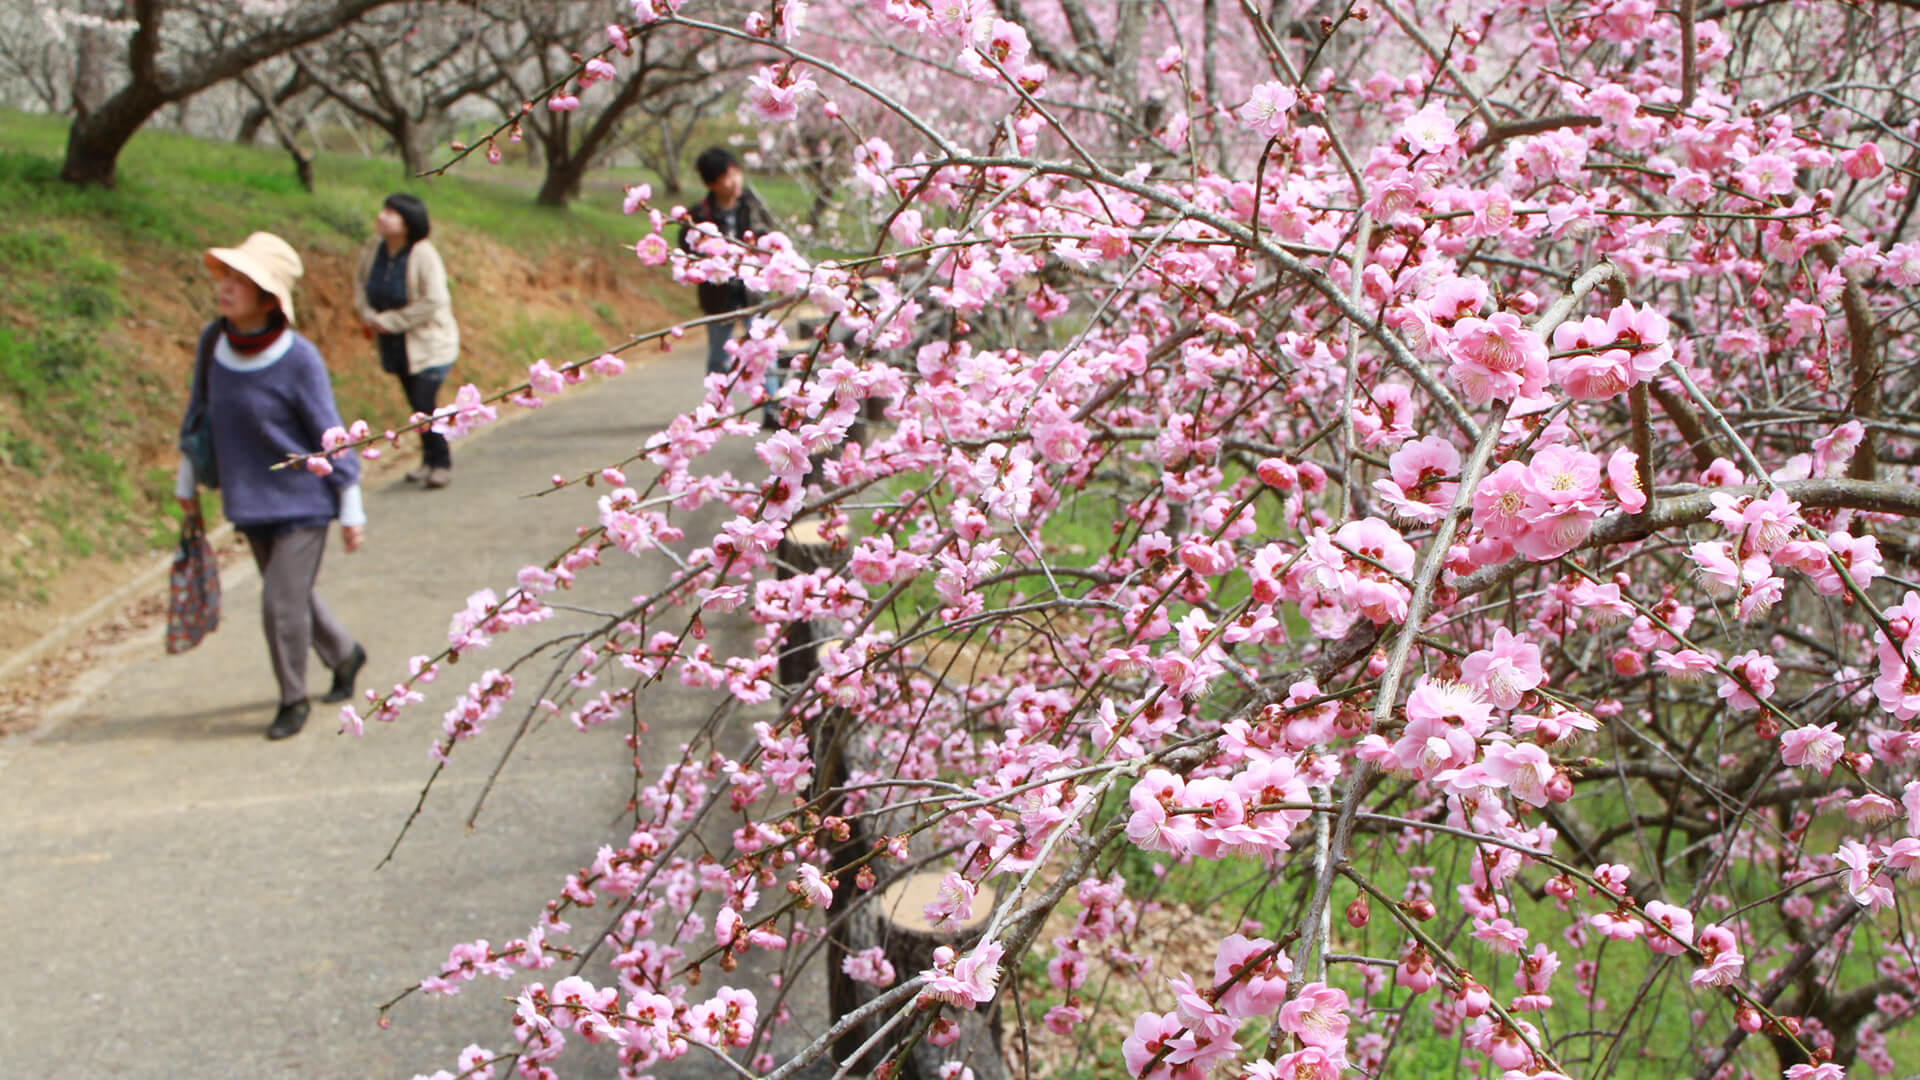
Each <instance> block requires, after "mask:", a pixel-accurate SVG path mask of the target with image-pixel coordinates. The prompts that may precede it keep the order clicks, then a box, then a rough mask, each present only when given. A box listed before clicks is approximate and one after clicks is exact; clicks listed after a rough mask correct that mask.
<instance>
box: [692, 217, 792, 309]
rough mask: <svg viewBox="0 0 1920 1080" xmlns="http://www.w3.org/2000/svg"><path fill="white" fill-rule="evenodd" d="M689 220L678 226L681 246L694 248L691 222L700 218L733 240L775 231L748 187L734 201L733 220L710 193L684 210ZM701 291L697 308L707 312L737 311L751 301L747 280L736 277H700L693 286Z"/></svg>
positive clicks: (697, 222) (699, 220) (693, 223)
mask: <svg viewBox="0 0 1920 1080" xmlns="http://www.w3.org/2000/svg"><path fill="white" fill-rule="evenodd" d="M687 219H688V222H689V224H688V225H687V226H686V227H685V228H683V229H681V230H680V247H681V248H682V249H684V250H686V251H692V250H693V226H695V225H698V224H700V223H702V222H712V223H713V224H714V225H715V226H716V227H718V228H719V229H720V231H721V232H722V233H724V234H725V235H727V236H730V237H732V238H733V239H735V240H738V239H740V238H741V237H743V236H745V235H746V234H747V233H752V234H753V235H755V236H765V235H766V234H768V233H770V232H772V231H774V225H773V218H772V217H771V216H770V215H769V214H768V213H767V208H766V207H765V206H764V205H762V204H761V202H760V198H759V196H757V195H755V194H754V193H753V191H752V190H751V189H747V190H743V191H742V192H740V201H739V202H737V203H734V204H733V214H732V220H731V221H730V222H729V221H728V220H726V219H725V218H724V217H723V215H722V214H721V213H720V209H719V208H718V207H716V206H715V205H714V204H713V196H711V195H709V196H707V197H706V198H704V199H701V200H700V202H699V203H698V204H696V205H695V206H694V207H693V208H692V209H690V210H688V211H687ZM696 289H697V291H698V293H699V295H700V310H701V311H702V312H704V313H706V314H708V315H722V314H725V313H726V312H729V311H737V310H739V309H740V308H743V307H747V306H749V305H751V304H752V303H753V297H752V296H751V295H750V294H749V293H748V291H747V286H746V283H745V282H743V281H741V280H740V279H739V278H734V279H733V280H731V281H725V282H720V281H703V282H701V283H700V284H699V285H698V286H697V287H696Z"/></svg>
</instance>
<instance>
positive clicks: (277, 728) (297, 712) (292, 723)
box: [267, 701, 307, 739]
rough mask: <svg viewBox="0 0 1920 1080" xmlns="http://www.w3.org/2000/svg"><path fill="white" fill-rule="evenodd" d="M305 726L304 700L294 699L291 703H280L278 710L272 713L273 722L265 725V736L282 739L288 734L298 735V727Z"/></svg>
mask: <svg viewBox="0 0 1920 1080" xmlns="http://www.w3.org/2000/svg"><path fill="white" fill-rule="evenodd" d="M306 726H307V703H306V702H304V701H296V702H294V703H293V704H291V705H282V706H280V711H279V712H277V713H274V714H273V723H272V724H270V725H268V726H267V738H269V739H284V738H286V737H288V736H289V735H298V734H300V729H301V728H303V727H306Z"/></svg>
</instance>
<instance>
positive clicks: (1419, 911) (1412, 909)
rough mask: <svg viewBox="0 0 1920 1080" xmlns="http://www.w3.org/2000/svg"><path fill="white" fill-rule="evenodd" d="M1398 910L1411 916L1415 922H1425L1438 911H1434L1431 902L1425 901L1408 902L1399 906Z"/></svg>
mask: <svg viewBox="0 0 1920 1080" xmlns="http://www.w3.org/2000/svg"><path fill="white" fill-rule="evenodd" d="M1400 909H1401V910H1402V911H1405V912H1406V913H1407V914H1408V915H1409V916H1411V917H1412V918H1413V920H1414V921H1415V922H1426V921H1427V920H1428V919H1431V918H1433V917H1434V916H1435V915H1436V914H1438V911H1436V910H1435V908H1434V906H1433V901H1431V900H1427V899H1420V900H1409V901H1407V902H1406V903H1404V904H1401V905H1400Z"/></svg>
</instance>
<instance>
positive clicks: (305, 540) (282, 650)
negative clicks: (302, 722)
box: [246, 525, 353, 705]
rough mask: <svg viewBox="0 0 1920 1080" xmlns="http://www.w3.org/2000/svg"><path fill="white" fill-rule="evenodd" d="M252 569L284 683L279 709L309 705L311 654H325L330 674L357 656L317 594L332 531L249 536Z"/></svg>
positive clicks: (270, 644)
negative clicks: (316, 582)
mask: <svg viewBox="0 0 1920 1080" xmlns="http://www.w3.org/2000/svg"><path fill="white" fill-rule="evenodd" d="M246 537H247V545H248V546H249V547H251V548H252V549H253V563H254V565H255V566H257V567H259V568H260V625H261V629H263V630H265V631H266V634H267V652H268V653H269V654H270V655H271V656H272V657H273V676H274V678H276V679H278V680H280V704H282V705H292V704H294V703H296V702H301V701H305V700H307V650H308V649H312V650H313V651H315V652H317V653H319V654H320V662H321V663H323V664H325V665H327V667H328V669H329V670H331V669H333V668H337V667H339V666H340V665H341V664H342V663H345V662H346V659H347V657H349V656H351V655H353V635H352V634H349V633H347V628H346V627H344V626H342V625H340V620H338V619H336V618H334V617H333V613H332V612H331V611H328V610H327V605H325V604H323V603H321V602H320V596H319V594H317V593H315V592H314V591H313V582H314V579H315V578H317V577H319V576H320V556H322V555H324V554H326V551H327V527H326V526H324V525H318V526H312V527H309V528H303V529H289V530H288V531H286V532H283V533H280V534H279V535H277V536H275V535H271V534H270V533H268V532H267V531H265V530H260V529H248V530H246Z"/></svg>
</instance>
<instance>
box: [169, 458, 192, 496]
mask: <svg viewBox="0 0 1920 1080" xmlns="http://www.w3.org/2000/svg"><path fill="white" fill-rule="evenodd" d="M196 479H197V478H196V477H195V476H194V475H193V461H192V459H190V458H188V457H187V456H186V455H185V454H182V455H180V468H179V469H177V470H175V471H174V474H173V496H174V498H176V499H191V498H193V488H194V481H195V480H196Z"/></svg>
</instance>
